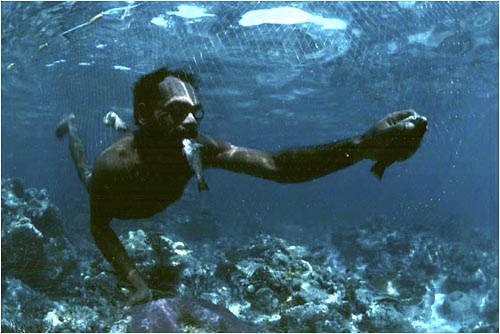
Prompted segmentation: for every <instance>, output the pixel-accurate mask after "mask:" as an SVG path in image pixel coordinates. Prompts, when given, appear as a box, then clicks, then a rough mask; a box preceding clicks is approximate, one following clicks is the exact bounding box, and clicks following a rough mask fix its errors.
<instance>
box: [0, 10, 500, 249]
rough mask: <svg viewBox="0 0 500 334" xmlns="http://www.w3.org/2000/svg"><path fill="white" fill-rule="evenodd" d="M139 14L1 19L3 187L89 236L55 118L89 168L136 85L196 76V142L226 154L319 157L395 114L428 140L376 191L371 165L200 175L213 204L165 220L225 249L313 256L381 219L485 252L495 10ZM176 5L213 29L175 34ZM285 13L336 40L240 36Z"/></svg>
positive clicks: (300, 28) (493, 230)
mask: <svg viewBox="0 0 500 334" xmlns="http://www.w3.org/2000/svg"><path fill="white" fill-rule="evenodd" d="M136 4H139V3H135V4H133V3H126V2H92V3H90V2H71V3H59V2H46V3H44V2H37V3H34V2H22V3H21V2H2V7H1V9H2V16H1V18H2V112H1V116H2V121H1V124H2V129H1V130H2V144H1V149H2V155H1V157H2V160H1V161H2V162H1V167H2V178H6V177H17V178H21V179H22V180H23V181H24V183H25V185H26V186H27V187H37V188H46V189H47V190H48V192H49V194H50V196H51V198H52V200H53V202H54V203H55V204H56V205H57V206H58V207H59V208H60V209H61V213H62V215H63V217H64V218H65V222H66V223H67V224H68V225H78V226H81V229H82V231H86V229H87V219H88V211H89V210H88V205H87V196H86V193H85V191H84V189H83V187H82V186H81V185H80V183H79V181H78V178H77V176H76V172H75V170H74V167H73V164H72V162H71V158H70V155H69V152H68V150H67V142H66V141H64V142H58V140H56V138H55V136H54V128H55V125H56V124H57V122H58V121H59V119H60V117H61V115H62V114H64V113H68V112H73V113H75V114H76V117H77V124H78V127H79V131H80V133H81V136H82V139H83V141H84V142H85V144H86V147H87V149H88V153H89V157H90V159H91V160H92V161H93V160H94V159H95V158H96V157H97V155H98V154H99V153H100V152H101V151H102V150H103V149H104V148H105V147H107V146H108V145H109V144H110V143H111V142H112V140H113V139H114V138H116V134H115V133H114V132H113V131H112V130H110V129H108V128H106V127H105V126H104V125H103V124H102V117H103V116H104V115H105V114H106V113H107V112H108V111H110V110H114V111H116V112H117V113H118V114H119V115H120V116H121V117H123V118H124V119H125V120H126V121H127V122H128V123H129V124H132V85H133V83H134V82H135V80H136V79H137V78H138V77H139V76H140V75H141V74H144V73H147V72H149V71H152V70H154V69H156V68H158V67H159V66H163V65H167V66H169V67H173V68H184V69H188V70H191V71H193V72H194V73H195V74H196V75H197V76H198V77H199V81H200V95H201V100H202V103H203V104H204V108H205V119H204V120H203V122H202V124H201V131H202V132H206V133H208V134H211V135H214V136H218V137H221V138H223V139H226V140H228V141H231V142H232V143H234V144H236V145H241V146H248V147H252V148H260V149H264V150H269V151H277V150H279V149H284V148H288V147H293V146H297V145H307V144H319V143H325V142H328V141H331V140H335V139H342V138H346V137H350V136H353V135H358V134H360V133H362V132H363V131H365V130H366V129H368V128H369V127H370V126H371V125H372V124H373V123H374V122H376V121H377V120H379V119H380V118H382V117H383V116H384V115H385V114H387V113H389V112H392V111H396V110H400V109H404V108H408V107H411V108H414V109H415V110H416V111H417V112H419V113H421V114H423V115H425V116H426V117H427V118H428V120H429V131H428V133H427V135H426V137H425V139H424V141H423V143H422V146H421V149H420V150H419V151H418V152H417V153H416V154H415V156H414V157H412V158H411V159H410V160H408V161H405V162H402V163H397V164H395V165H393V166H391V167H390V168H389V169H388V170H387V171H386V174H385V176H384V179H383V180H382V182H379V181H378V180H376V178H375V177H373V175H371V173H370V172H369V169H370V167H371V164H372V162H369V161H363V162H361V163H358V164H357V165H355V166H353V167H351V168H348V169H346V170H343V171H340V172H338V173H336V174H333V175H330V176H326V177H323V178H321V179H318V180H315V181H312V182H308V183H303V184H295V185H278V184H274V183H272V182H269V181H263V180H259V179H256V178H252V177H249V176H245V175H239V174H234V173H230V172H227V171H223V170H209V171H207V173H206V174H207V175H206V178H207V181H208V183H209V186H210V191H209V192H207V193H204V194H201V195H198V194H197V191H196V187H195V185H194V183H191V184H190V186H189V187H188V188H187V190H186V194H185V196H184V198H183V199H182V200H181V201H180V202H179V203H177V204H176V205H174V206H173V207H172V208H170V209H169V210H167V211H166V212H165V213H164V214H163V215H164V216H168V217H171V216H173V215H181V214H187V215H192V216H193V217H204V218H203V219H206V220H207V221H212V222H213V221H216V222H217V224H218V226H219V227H222V228H221V230H220V233H221V234H225V233H226V234H229V235H233V236H235V237H237V236H246V235H254V234H255V233H256V232H257V231H260V232H268V233H274V234H276V235H278V236H285V237H290V238H295V239H303V240H304V241H311V242H314V240H317V239H318V238H321V239H323V238H327V237H328V231H329V228H330V227H331V226H333V225H335V226H339V225H341V226H346V228H349V226H351V225H355V224H358V223H360V222H362V221H365V220H366V219H367V217H371V216H383V217H385V218H386V219H390V220H393V221H394V223H395V224H406V223H412V222H415V221H418V222H422V223H424V224H432V225H440V226H442V227H443V229H445V230H447V231H448V233H449V234H450V235H456V236H457V237H459V238H462V239H463V242H464V243H466V242H467V231H469V230H470V229H471V228H472V229H481V230H482V231H484V232H486V233H488V234H490V235H494V236H495V237H496V238H498V138H499V136H498V106H499V101H498V3H497V2H452V3H442V2H439V3H438V2H422V3H419V2H417V3H414V4H413V3H397V2H391V3H365V2H356V3H349V2H340V3H337V2H326V3H323V2H314V3H308V2H300V3H291V2H290V3H267V2H264V3H256V2H246V3H243V2H231V3H222V2H220V3H219V2H210V3H201V2H198V3H175V2H162V3H156V2H152V3H145V4H142V5H140V6H138V7H134V8H132V7H133V6H134V5H136ZM180 5H190V6H198V7H203V8H205V9H206V14H213V15H212V16H203V17H198V18H185V17H181V16H179V15H178V14H179V10H180V9H179V6H180ZM280 6H282V7H283V6H286V7H294V8H299V9H302V10H304V11H306V12H308V13H311V14H314V15H317V16H321V17H323V18H337V19H341V20H343V21H344V22H345V23H346V28H345V29H340V30H328V29H322V26H321V25H319V24H314V23H306V24H295V25H285V24H262V25H255V26H250V27H243V26H241V25H240V24H239V20H240V19H241V17H242V15H243V14H244V13H246V12H248V11H251V10H256V9H265V8H272V7H280ZM116 8H118V9H116ZM113 9H116V10H113ZM102 11H104V13H105V15H104V16H103V17H102V18H101V19H99V20H97V21H95V22H94V23H92V24H90V25H88V26H86V27H82V28H81V29H77V30H75V31H73V32H69V33H67V34H64V36H63V35H62V34H63V33H64V32H65V31H67V30H68V29H71V28H73V27H75V26H77V25H79V24H81V23H84V22H87V21H88V20H89V18H91V17H93V16H94V15H96V14H98V13H100V12H102ZM154 18H156V19H157V20H156V21H154V22H163V23H164V24H165V26H159V25H157V24H154V23H153V22H152V20H153V19H154ZM161 20H163V21H161ZM44 43H48V46H47V47H42V48H40V46H41V45H43V44H44ZM117 65H118V66H124V67H126V68H128V70H125V69H123V67H115V66H117ZM128 224H129V223H127V225H125V226H132V225H128ZM163 228H164V229H165V230H168V228H169V227H168V226H164V227H163Z"/></svg>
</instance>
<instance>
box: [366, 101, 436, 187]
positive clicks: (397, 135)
mask: <svg viewBox="0 0 500 334" xmlns="http://www.w3.org/2000/svg"><path fill="white" fill-rule="evenodd" d="M426 131H427V119H426V118H425V117H423V116H420V115H419V114H417V113H416V112H415V111H414V110H412V109H407V110H402V111H396V112H393V113H391V114H389V115H387V116H385V117H384V118H383V119H382V120H380V121H378V122H377V123H376V124H375V125H374V126H373V127H372V128H371V129H370V130H368V131H367V132H366V133H365V134H364V135H363V136H362V137H361V140H362V146H363V148H364V149H365V151H366V155H365V157H366V158H368V159H372V160H376V161H377V164H376V165H374V167H373V168H372V172H374V173H375V174H376V175H377V177H378V178H379V179H380V178H382V175H383V173H384V169H385V168H386V167H387V166H389V165H390V164H392V163H393V162H394V161H403V160H406V159H408V158H409V157H411V156H412V155H413V154H414V153H415V152H416V151H417V149H418V148H419V147H420V143H421V142H422V138H423V136H424V134H425V132H426Z"/></svg>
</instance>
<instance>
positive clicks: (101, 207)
mask: <svg viewBox="0 0 500 334" xmlns="http://www.w3.org/2000/svg"><path fill="white" fill-rule="evenodd" d="M136 143H137V141H136V140H135V138H134V134H127V135H125V136H124V137H122V138H120V139H119V140H117V141H116V142H115V143H113V144H112V145H111V146H110V147H108V148H107V149H106V150H105V151H103V152H102V153H101V155H100V156H99V158H98V159H97V161H96V163H95V166H94V171H93V176H92V182H91V187H90V203H91V207H92V210H93V211H94V212H95V214H98V215H102V216H107V217H109V218H120V219H129V218H146V217H149V216H152V215H153V214H155V213H158V212H160V211H163V210H164V209H165V208H166V207H168V206H169V205H170V204H171V203H173V202H175V201H176V200H177V199H179V198H180V196H181V195H182V193H183V191H184V187H185V186H186V184H187V182H188V181H189V179H190V178H191V177H192V176H193V172H192V170H191V168H190V167H189V165H188V163H187V160H186V158H185V157H184V156H183V153H182V148H181V147H180V146H179V147H177V146H176V147H171V148H165V147H161V148H148V149H147V150H146V149H139V148H138V147H137V145H136Z"/></svg>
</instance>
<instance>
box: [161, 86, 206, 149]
mask: <svg viewBox="0 0 500 334" xmlns="http://www.w3.org/2000/svg"><path fill="white" fill-rule="evenodd" d="M158 88H159V90H160V96H161V97H160V100H159V101H158V102H157V104H156V106H155V108H154V109H153V113H152V116H153V121H152V123H153V124H152V127H153V128H154V129H155V131H159V132H161V133H165V134H166V135H167V136H168V137H169V138H171V139H180V138H196V137H197V136H198V120H197V119H196V117H195V115H196V113H197V112H199V111H200V109H201V106H200V105H199V104H195V105H193V102H192V100H191V99H189V96H187V97H185V96H182V95H180V96H175V97H174V98H173V97H172V93H171V92H172V88H171V87H169V82H168V80H167V79H165V80H163V81H162V82H160V83H159V85H158Z"/></svg>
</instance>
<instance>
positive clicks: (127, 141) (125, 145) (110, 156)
mask: <svg viewBox="0 0 500 334" xmlns="http://www.w3.org/2000/svg"><path fill="white" fill-rule="evenodd" d="M138 161H139V156H138V154H137V150H136V148H135V144H134V134H133V133H128V134H126V135H124V136H123V137H121V138H119V139H118V140H116V141H115V142H114V143H113V144H111V145H110V146H109V147H108V148H106V149H105V150H104V151H102V153H101V154H100V155H99V157H98V158H97V161H96V163H95V166H94V170H95V172H99V171H100V170H102V169H104V170H108V171H109V170H119V169H122V168H130V167H132V166H133V165H136V164H138Z"/></svg>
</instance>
